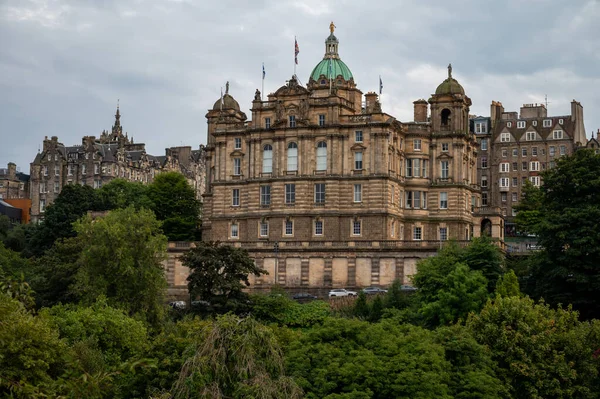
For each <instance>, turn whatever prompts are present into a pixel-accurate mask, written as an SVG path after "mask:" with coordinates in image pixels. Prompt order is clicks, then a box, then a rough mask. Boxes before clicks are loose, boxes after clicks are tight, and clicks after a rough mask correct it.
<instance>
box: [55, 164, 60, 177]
mask: <svg viewBox="0 0 600 399" xmlns="http://www.w3.org/2000/svg"><path fill="white" fill-rule="evenodd" d="M54 176H60V166H58V165H54Z"/></svg>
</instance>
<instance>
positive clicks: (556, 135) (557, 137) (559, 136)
mask: <svg viewBox="0 0 600 399" xmlns="http://www.w3.org/2000/svg"><path fill="white" fill-rule="evenodd" d="M552 138H554V139H555V140H560V139H562V138H563V132H562V130H555V131H554V132H552Z"/></svg>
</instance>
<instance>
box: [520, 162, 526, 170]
mask: <svg viewBox="0 0 600 399" xmlns="http://www.w3.org/2000/svg"><path fill="white" fill-rule="evenodd" d="M521 169H522V170H527V162H521Z"/></svg>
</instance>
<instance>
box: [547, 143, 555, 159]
mask: <svg viewBox="0 0 600 399" xmlns="http://www.w3.org/2000/svg"><path fill="white" fill-rule="evenodd" d="M548 155H550V156H551V157H553V156H554V155H556V147H554V146H553V145H551V146H550V148H548Z"/></svg>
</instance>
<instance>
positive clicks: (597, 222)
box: [517, 149, 600, 318]
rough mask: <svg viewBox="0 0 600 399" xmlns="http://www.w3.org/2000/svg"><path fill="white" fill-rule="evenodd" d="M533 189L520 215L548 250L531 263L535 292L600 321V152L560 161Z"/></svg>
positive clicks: (523, 225) (580, 152) (521, 224)
mask: <svg viewBox="0 0 600 399" xmlns="http://www.w3.org/2000/svg"><path fill="white" fill-rule="evenodd" d="M542 176H543V180H544V184H543V185H542V186H541V187H540V188H536V187H529V188H527V191H526V192H525V194H526V195H525V198H524V200H523V202H522V204H521V206H520V207H519V208H517V209H518V210H519V213H518V214H517V222H518V223H519V227H520V228H521V229H522V230H525V231H527V232H530V233H533V234H535V235H536V236H537V237H538V244H539V245H540V246H541V247H542V248H543V250H542V251H540V252H539V253H538V254H537V256H536V257H535V258H534V259H533V260H532V262H531V264H530V265H529V273H530V275H531V279H530V280H532V281H533V282H534V283H533V284H534V287H533V294H534V295H535V296H536V297H543V298H544V299H545V300H547V301H548V302H549V303H551V304H553V305H556V304H563V305H567V304H572V305H573V307H574V308H575V309H577V310H578V311H580V313H581V314H582V315H583V316H584V317H586V318H591V317H595V318H598V317H600V154H595V153H594V152H593V150H587V149H582V150H578V151H576V152H575V153H574V154H573V155H571V156H569V157H561V158H560V159H559V161H558V162H557V164H556V167H555V168H552V169H549V170H547V171H545V172H543V174H542Z"/></svg>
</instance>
